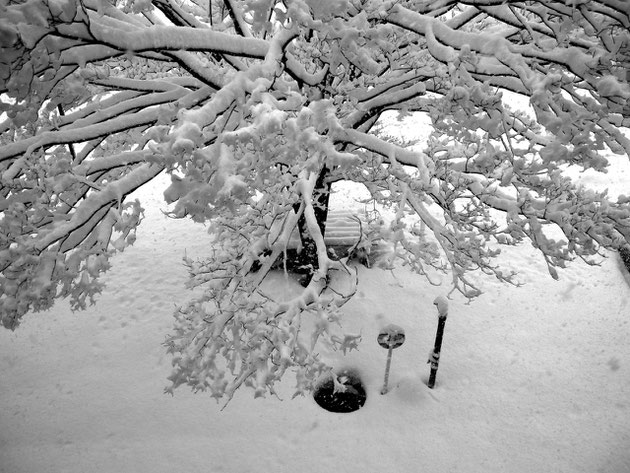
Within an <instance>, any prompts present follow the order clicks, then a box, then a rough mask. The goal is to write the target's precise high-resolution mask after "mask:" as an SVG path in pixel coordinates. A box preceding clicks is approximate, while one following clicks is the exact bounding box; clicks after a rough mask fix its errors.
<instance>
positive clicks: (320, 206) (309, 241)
mask: <svg viewBox="0 0 630 473" xmlns="http://www.w3.org/2000/svg"><path fill="white" fill-rule="evenodd" d="M328 172H329V170H328V168H327V167H325V166H324V167H323V168H322V170H321V172H320V173H319V176H318V177H317V181H316V182H315V189H314V190H313V209H314V211H315V218H316V219H317V224H318V225H319V230H320V231H321V232H322V235H324V232H325V231H326V219H327V217H328V203H329V200H330V187H331V185H330V183H328V182H326V178H327V177H328ZM298 228H299V230H300V240H301V243H302V251H301V252H300V253H299V254H298V255H297V261H296V266H297V268H298V270H299V271H300V272H304V273H306V275H307V279H306V281H305V282H306V283H308V282H309V281H310V279H311V275H312V274H313V272H314V271H315V270H317V268H319V264H318V262H317V246H316V244H315V240H313V237H312V236H311V234H310V233H309V231H308V227H307V225H306V217H305V216H304V215H302V216H301V217H300V220H299V221H298ZM300 268H302V269H300Z"/></svg>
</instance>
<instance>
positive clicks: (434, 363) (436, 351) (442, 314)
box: [427, 296, 448, 389]
mask: <svg viewBox="0 0 630 473" xmlns="http://www.w3.org/2000/svg"><path fill="white" fill-rule="evenodd" d="M433 304H434V305H436V306H437V310H438V327H437V333H436V334H435V344H434V346H433V351H432V352H431V353H430V354H429V361H427V363H431V375H430V376H429V382H428V383H427V386H428V387H429V388H431V389H433V386H435V377H436V376H437V370H438V365H439V363H440V351H441V350H442V338H443V337H444V325H445V324H446V317H448V301H447V300H446V297H443V296H438V297H436V298H435V300H434V301H433Z"/></svg>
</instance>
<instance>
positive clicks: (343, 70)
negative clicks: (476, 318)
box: [0, 0, 630, 398]
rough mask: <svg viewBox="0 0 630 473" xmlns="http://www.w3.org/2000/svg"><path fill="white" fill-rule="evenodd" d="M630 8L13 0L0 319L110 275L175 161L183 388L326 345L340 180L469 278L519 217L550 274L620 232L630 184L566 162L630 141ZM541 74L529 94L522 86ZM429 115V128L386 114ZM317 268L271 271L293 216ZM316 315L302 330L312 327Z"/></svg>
mask: <svg viewBox="0 0 630 473" xmlns="http://www.w3.org/2000/svg"><path fill="white" fill-rule="evenodd" d="M629 10H630V6H629V4H628V3H627V2H626V1H624V0H599V1H583V0H566V1H521V2H505V1H503V0H469V1H466V2H457V1H452V0H434V1H432V0H206V1H203V2H202V1H199V0H177V1H176V0H24V1H22V0H2V1H1V2H0V107H1V108H0V113H2V115H1V120H2V121H1V123H0V133H1V136H0V183H1V190H0V271H1V275H0V288H1V289H0V316H1V317H2V323H3V325H4V326H5V327H8V328H15V327H16V326H17V324H18V323H19V321H20V318H21V317H22V316H23V315H24V314H26V313H27V312H28V311H31V310H42V309H46V308H48V307H50V306H51V304H52V303H53V301H54V300H55V299H56V298H59V297H70V299H71V303H72V306H73V308H83V307H85V305H86V303H88V302H91V301H92V300H93V298H94V296H95V295H96V294H97V293H98V292H99V291H100V290H101V284H100V283H99V276H100V275H101V274H102V273H103V272H104V271H106V270H107V268H108V267H109V263H108V261H109V258H110V256H111V255H112V254H114V253H115V252H118V251H122V250H123V249H124V248H125V246H127V245H129V244H131V243H133V241H134V238H135V230H136V227H137V226H138V224H139V223H140V222H141V220H142V208H141V206H140V203H139V202H137V201H130V200H129V199H128V198H127V196H128V195H129V194H130V193H132V192H133V191H134V190H136V189H138V188H139V187H140V186H143V185H145V184H146V183H147V182H149V181H151V180H152V179H154V178H155V177H156V176H157V175H158V174H160V173H162V172H167V173H169V174H170V175H171V180H172V183H171V185H170V186H169V187H168V189H166V190H165V199H166V201H167V202H168V203H170V204H172V207H171V212H170V213H171V215H172V216H173V217H186V216H187V217H190V218H192V219H194V220H195V221H199V222H206V223H209V224H210V228H211V232H212V234H213V235H214V236H215V237H216V243H215V244H214V246H213V247H212V249H211V250H209V254H208V255H207V256H208V257H207V259H204V260H202V261H187V264H188V266H189V269H190V273H191V286H194V287H197V286H199V287H201V288H203V291H202V292H201V295H200V296H199V297H198V298H196V299H195V300H193V301H191V302H190V303H189V304H187V305H185V306H183V307H182V308H181V309H180V310H179V311H178V312H177V314H176V323H175V328H174V331H173V333H172V335H171V336H170V337H169V339H168V343H167V345H168V347H169V348H168V349H169V351H170V352H172V353H173V355H174V370H173V374H172V376H171V381H172V387H177V386H179V385H181V384H188V385H190V386H191V387H192V388H193V389H195V390H201V391H206V390H208V391H210V393H211V394H212V395H213V396H215V397H218V398H219V397H223V396H227V397H228V398H229V397H230V396H231V395H232V394H233V393H234V391H235V390H236V389H237V388H238V387H239V386H241V385H243V384H245V385H249V386H251V387H253V388H254V390H255V393H256V394H257V395H263V394H265V393H267V392H273V385H274V382H275V381H277V380H278V379H280V378H281V377H282V375H283V374H284V373H285V371H287V370H289V371H293V372H295V374H296V377H297V388H296V391H297V392H298V393H301V392H304V391H305V390H308V389H309V388H310V387H311V386H312V383H313V380H314V379H315V378H316V377H317V376H318V375H319V374H321V373H322V371H324V370H326V369H327V367H326V366H325V365H324V363H322V362H321V360H320V359H319V358H318V356H317V353H318V349H317V346H318V343H320V342H325V343H329V344H332V345H333V346H336V347H338V348H340V349H342V350H347V349H352V348H353V347H354V346H355V345H356V343H357V342H358V339H357V337H356V336H353V335H351V334H345V335H344V334H343V333H337V332H336V331H335V330H334V329H333V327H334V326H335V324H334V322H335V321H337V320H338V319H339V318H340V317H341V315H342V314H341V310H342V306H343V303H344V302H345V301H346V300H347V299H348V298H349V297H351V295H352V293H353V289H352V287H351V288H350V289H349V290H348V291H336V290H334V288H333V289H331V288H330V281H331V278H333V279H334V277H337V276H339V275H346V276H347V278H348V280H349V281H351V282H353V281H355V279H356V274H355V271H354V269H352V267H351V265H349V264H348V260H347V258H333V257H332V256H331V254H330V253H329V252H328V249H327V248H326V244H325V242H324V238H323V230H324V225H325V220H326V212H327V202H328V195H329V190H330V185H331V184H332V183H334V182H335V181H338V180H350V181H355V182H359V183H363V184H365V187H366V188H367V189H368V190H369V192H370V194H371V196H372V198H373V200H374V202H377V203H379V204H383V205H385V206H393V210H394V211H393V214H392V215H393V218H392V219H391V221H386V223H383V222H381V221H379V220H376V221H375V222H371V225H370V227H369V231H367V232H366V237H365V238H366V239H365V240H364V241H361V242H357V243H358V244H361V245H363V246H364V248H366V249H367V250H369V249H370V248H371V245H372V244H373V243H375V242H378V241H382V242H389V245H390V247H391V255H390V259H389V260H388V261H387V263H388V264H394V263H393V261H392V260H391V257H396V258H400V259H401V260H402V261H403V263H405V264H407V265H408V266H409V267H410V268H412V269H413V270H415V271H418V272H419V273H422V274H428V273H429V272H431V271H445V272H448V273H449V274H450V275H451V276H452V288H453V290H456V291H459V292H461V293H462V294H464V295H465V296H466V297H469V298H473V297H475V296H477V295H478V294H479V292H480V290H479V286H478V283H477V281H478V275H479V274H489V275H492V276H495V277H496V278H498V279H500V280H503V281H506V282H508V283H514V282H515V281H514V278H513V276H514V275H513V274H512V273H511V272H509V271H505V270H501V269H500V268H499V266H498V264H497V259H496V258H495V256H497V255H498V253H499V250H500V247H501V245H516V244H518V243H520V242H522V241H523V240H529V241H531V243H532V244H533V245H534V246H535V247H536V248H537V249H538V250H539V251H540V254H541V256H542V258H544V260H545V261H546V263H547V266H548V268H549V272H550V273H551V275H552V276H553V277H557V273H556V268H558V267H560V268H561V267H564V266H565V265H566V264H567V262H569V261H571V260H573V259H575V258H581V259H584V260H585V261H588V262H593V263H594V260H593V258H594V257H596V256H597V255H599V254H601V253H602V252H603V250H604V249H616V248H620V247H623V245H625V244H627V242H629V241H630V197H627V196H621V197H619V198H617V197H616V196H615V197H614V198H611V197H609V196H608V195H607V194H606V193H600V192H595V191H593V190H590V189H588V188H585V187H581V186H579V185H577V184H576V183H575V182H574V181H573V180H571V179H570V178H569V177H568V175H569V174H568V173H569V172H570V171H572V170H585V169H594V170H596V171H599V172H606V170H607V166H608V164H609V163H608V160H607V158H605V157H604V154H603V153H607V155H608V154H610V151H612V152H613V153H615V154H617V155H619V159H628V154H629V152H630V140H629V139H628V137H627V134H626V135H624V128H626V129H627V127H629V126H630V116H629V108H630V107H629V106H628V103H629V102H628V99H629V98H630V87H629V85H628V68H629V67H630V33H629V32H628V31H629V28H630V16H629ZM514 97H526V98H528V100H529V102H528V104H529V107H530V108H529V110H525V111H524V110H522V107H521V108H519V107H513V106H511V105H512V104H511V102H512V101H513V100H514ZM386 112H389V113H391V112H395V113H398V114H400V116H407V115H419V116H420V115H421V116H423V117H426V118H429V119H430V122H431V125H432V134H431V136H430V138H429V139H428V140H427V141H426V142H424V143H416V144H415V145H413V146H410V144H409V143H405V142H403V141H399V140H395V139H393V138H391V137H389V136H388V135H387V134H386V133H385V132H383V131H379V127H380V125H381V124H382V120H381V119H382V117H383V114H385V113H386ZM294 233H298V234H299V235H300V238H301V242H302V248H303V249H302V254H301V262H302V263H304V264H306V265H307V266H308V267H309V268H310V273H309V275H308V278H307V279H306V281H305V287H304V288H303V291H301V292H299V293H296V294H295V297H294V298H293V299H290V300H284V301H277V300H274V298H273V297H272V296H270V295H269V294H267V293H266V292H265V291H264V290H263V289H262V288H263V286H264V282H265V279H266V278H267V277H268V275H269V274H270V271H271V269H272V267H273V265H274V264H276V262H277V261H278V260H281V259H282V258H283V255H284V254H285V252H286V248H287V244H288V241H289V237H290V236H291V234H294ZM307 325H308V327H309V329H308V333H302V332H303V331H304V329H302V327H303V326H307Z"/></svg>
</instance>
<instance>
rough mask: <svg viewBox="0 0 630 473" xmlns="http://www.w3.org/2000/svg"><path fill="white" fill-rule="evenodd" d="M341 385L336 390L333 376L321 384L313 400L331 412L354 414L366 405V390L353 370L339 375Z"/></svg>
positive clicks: (343, 371)
mask: <svg viewBox="0 0 630 473" xmlns="http://www.w3.org/2000/svg"><path fill="white" fill-rule="evenodd" d="M337 380H338V381H339V383H340V385H338V386H337V387H338V389H337V390H335V383H334V380H333V375H330V376H327V377H326V378H324V379H323V381H321V382H320V383H319V385H318V386H317V387H316V388H315V392H314V393H313V399H315V402H316V403H317V404H319V406H320V407H322V408H324V409H326V410H327V411H330V412H354V411H356V410H359V409H361V408H362V407H363V404H365V397H366V395H365V389H364V388H363V383H361V378H359V375H358V374H357V373H356V372H355V371H354V370H351V369H345V370H342V371H340V372H339V373H337Z"/></svg>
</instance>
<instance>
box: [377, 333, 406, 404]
mask: <svg viewBox="0 0 630 473" xmlns="http://www.w3.org/2000/svg"><path fill="white" fill-rule="evenodd" d="M376 340H377V341H378V344H379V345H380V346H382V347H383V348H387V364H386V365H385V380H384V381H383V389H381V394H386V393H387V382H388V380H389V367H390V365H391V364H392V350H393V349H394V348H398V347H399V346H400V345H402V344H403V343H404V342H405V330H404V329H403V328H402V327H399V326H398V325H394V324H389V325H387V326H385V327H383V328H382V329H381V331H380V332H379V334H378V337H377V339H376Z"/></svg>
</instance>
